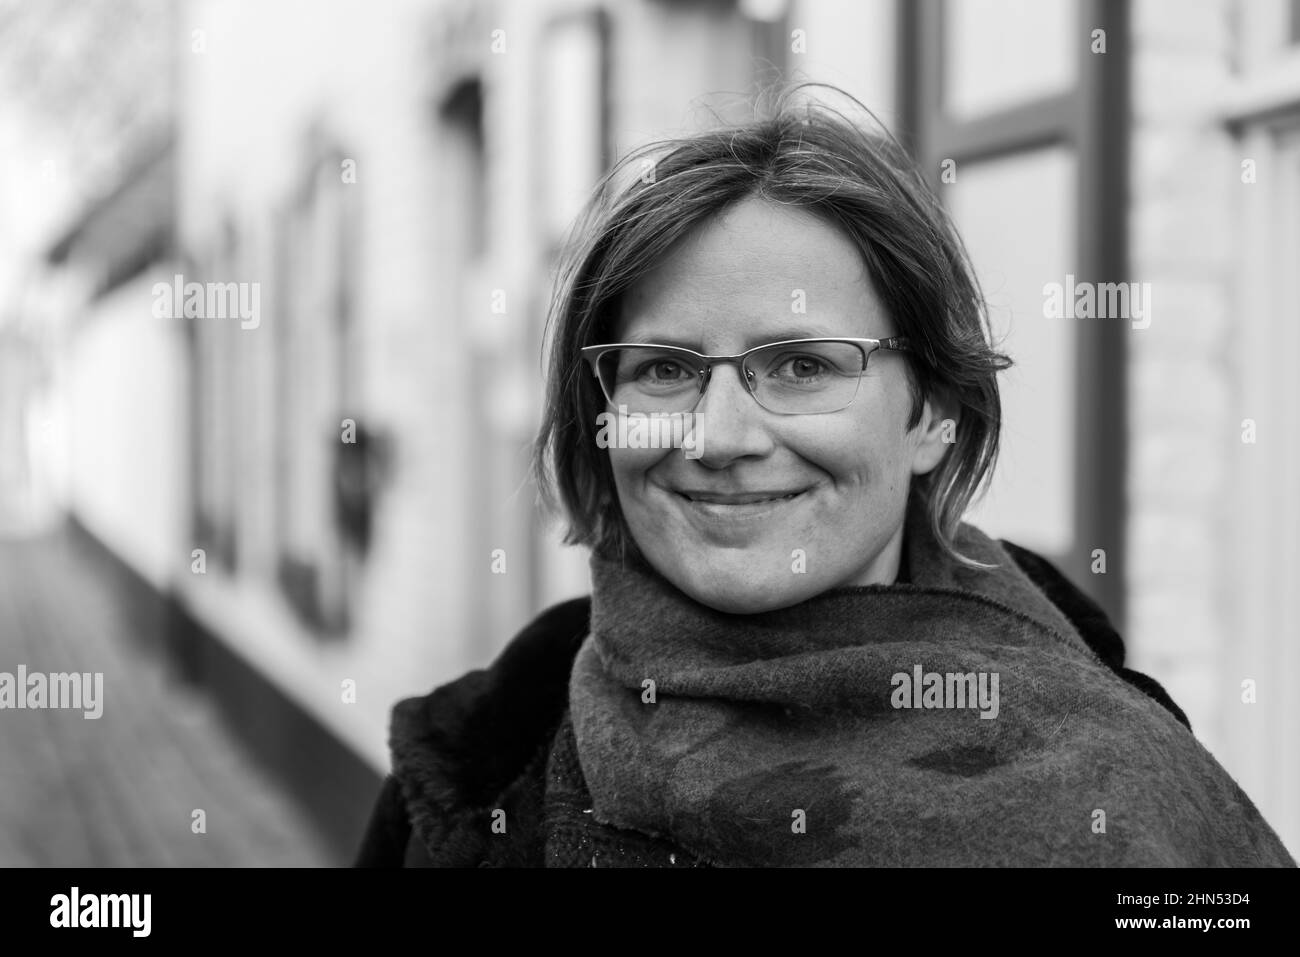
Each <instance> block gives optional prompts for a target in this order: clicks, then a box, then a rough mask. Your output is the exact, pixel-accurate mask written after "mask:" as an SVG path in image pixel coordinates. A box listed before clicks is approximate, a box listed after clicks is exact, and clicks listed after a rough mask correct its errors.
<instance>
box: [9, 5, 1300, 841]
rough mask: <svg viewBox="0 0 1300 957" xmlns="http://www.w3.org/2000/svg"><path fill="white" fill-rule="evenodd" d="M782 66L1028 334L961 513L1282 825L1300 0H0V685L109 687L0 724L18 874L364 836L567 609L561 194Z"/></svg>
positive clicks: (710, 114)
mask: <svg viewBox="0 0 1300 957" xmlns="http://www.w3.org/2000/svg"><path fill="white" fill-rule="evenodd" d="M791 75H793V76H795V77H796V78H804V79H810V80H817V81H823V82H828V83H833V84H836V85H838V86H840V87H842V88H843V89H845V90H847V91H848V92H850V93H852V94H853V95H855V96H856V97H858V98H859V99H860V100H862V101H863V102H864V103H865V104H866V105H867V106H868V107H870V108H871V109H872V110H873V111H874V112H875V113H876V114H877V115H878V116H879V117H880V118H881V120H882V121H883V122H884V124H885V125H887V126H888V127H889V128H890V129H891V130H892V131H893V132H894V133H895V134H896V135H897V136H898V137H899V138H900V139H902V140H903V141H904V143H905V144H906V145H907V146H908V147H909V148H910V149H911V150H912V151H913V153H914V155H915V156H916V157H917V158H918V160H919V161H920V162H921V163H922V165H923V167H924V169H925V170H926V171H927V173H928V174H929V175H930V176H931V177H932V180H933V182H934V184H935V187H936V189H937V190H939V191H940V195H941V197H942V198H943V199H944V201H945V203H946V204H947V205H948V207H949V209H950V210H951V211H952V213H953V215H954V217H955V218H956V220H957V223H958V226H959V228H960V229H961V231H962V233H963V235H964V236H965V238H966V241H967V243H968V245H969V247H970V250H971V253H972V256H973V258H974V260H975V262H976V265H977V268H978V270H979V272H980V276H981V279H982V281H983V282H984V284H985V292H986V294H987V295H988V297H989V300H990V302H991V307H992V316H993V319H994V322H995V325H996V326H997V329H998V331H999V334H1000V335H1001V336H1003V337H1004V346H1005V349H1006V350H1007V351H1009V352H1010V353H1011V355H1012V357H1013V358H1014V359H1015V360H1016V361H1017V365H1016V367H1015V368H1014V369H1013V370H1012V371H1011V372H1009V373H1008V374H1007V376H1006V378H1005V381H1004V402H1005V409H1006V431H1005V438H1004V453H1003V459H1002V462H1001V464H1000V467H999V470H998V473H997V475H996V478H995V481H994V483H993V486H992V488H991V491H990V494H989V496H988V497H987V499H986V500H985V501H984V502H983V503H982V504H980V505H979V506H978V507H977V509H976V510H975V511H974V512H973V513H972V515H971V516H970V518H971V520H972V521H975V522H976V523H977V524H980V525H981V526H983V527H984V528H985V529H986V530H987V531H989V532H991V533H993V534H996V535H999V536H1001V537H1005V538H1009V539H1011V540H1013V541H1016V542H1018V543H1019V544H1021V545H1024V546H1027V547H1030V548H1033V549H1036V550H1038V551H1040V552H1042V553H1043V554H1045V555H1047V556H1048V557H1050V558H1052V559H1053V560H1054V561H1056V562H1057V563H1058V564H1059V565H1060V567H1062V568H1063V569H1064V570H1065V571H1066V573H1067V574H1068V575H1069V576H1070V577H1071V578H1072V579H1073V580H1074V581H1075V582H1076V583H1077V584H1078V585H1079V586H1080V587H1082V588H1084V589H1085V590H1086V591H1088V592H1089V593H1090V594H1091V595H1093V596H1094V597H1095V598H1096V599H1097V600H1098V601H1099V602H1100V603H1101V604H1102V606H1103V607H1104V608H1105V609H1106V610H1107V612H1108V613H1109V614H1110V615H1111V616H1112V619H1113V620H1114V621H1115V623H1116V624H1117V627H1118V628H1119V630H1120V632H1121V633H1122V634H1123V635H1124V636H1125V638H1126V640H1127V643H1128V648H1129V662H1128V663H1129V665H1130V666H1132V667H1136V668H1138V669H1140V670H1143V671H1145V672H1147V673H1149V674H1150V675H1152V676H1153V677H1155V678H1156V679H1157V680H1159V681H1160V682H1161V683H1163V684H1164V685H1165V687H1166V688H1167V689H1168V690H1169V692H1170V693H1171V695H1172V696H1173V698H1174V700H1175V701H1177V702H1178V703H1179V704H1180V705H1181V706H1182V707H1183V708H1184V709H1185V710H1186V711H1187V713H1188V715H1189V717H1190V719H1191V723H1192V727H1193V729H1194V731H1195V733H1196V734H1197V736H1198V738H1199V739H1200V740H1201V742H1202V743H1203V744H1204V745H1205V746H1206V747H1207V748H1208V749H1209V750H1210V751H1211V752H1212V753H1213V754H1214V755H1215V756H1216V757H1217V758H1218V759H1219V760H1220V761H1221V762H1222V763H1223V764H1224V765H1225V767H1227V769H1228V770H1229V771H1230V772H1231V773H1232V774H1233V775H1234V776H1235V777H1236V778H1237V780H1238V781H1239V782H1240V783H1241V784H1242V786H1243V787H1244V788H1245V790H1246V792H1247V793H1248V794H1249V795H1250V796H1251V797H1252V798H1253V799H1254V801H1255V802H1256V803H1257V804H1258V806H1259V807H1260V809H1261V811H1262V812H1263V814H1264V815H1265V817H1266V819H1267V820H1268V821H1269V822H1270V823H1271V824H1272V825H1273V826H1274V828H1275V829H1277V831H1278V832H1279V833H1280V835H1281V836H1282V838H1283V840H1284V842H1285V843H1286V844H1287V845H1288V847H1289V848H1290V850H1291V852H1292V853H1293V854H1300V759H1298V757H1297V756H1298V755H1300V705H1297V697H1296V687H1297V683H1298V679H1300V588H1297V585H1298V584H1300V505H1298V504H1297V493H1298V492H1300V447H1298V442H1300V386H1298V385H1297V381H1296V377H1295V374H1294V369H1295V365H1296V363H1297V361H1298V360H1300V323H1298V320H1300V284H1298V280H1297V273H1300V269H1297V267H1298V266H1300V0H1132V2H1128V3H1123V2H1115V0H1032V2H1030V0H947V2H940V0H922V2H912V0H713V2H681V0H582V2H579V0H496V2H481V0H472V2H471V0H384V2H382V3H374V2H361V0H313V2H290V0H259V2H252V0H247V2H221V3H217V2H207V0H189V2H180V3H168V2H162V0H116V2H113V3H97V2H88V0H80V2H73V0H39V2H37V0H0V163H3V167H2V169H3V176H0V671H4V672H10V673H14V672H16V671H17V668H18V666H19V665H25V666H26V668H27V669H28V671H45V672H54V671H79V672H102V673H103V674H104V713H103V716H102V717H101V718H100V719H98V720H85V719H84V718H83V717H82V714H81V713H80V712H77V711H54V710H47V711H33V710H21V711H19V710H6V711H3V712H0V864H3V865H10V866H14V865H19V866H25V865H207V864H214V865H271V864H302V865H331V864H344V863H347V862H349V861H350V860H351V857H352V854H353V853H354V851H355V849H356V846H357V843H358V841H359V838H360V834H361V830H362V828H363V826H364V823H365V819H366V816H367V815H368V813H369V810H370V807H371V803H372V801H373V800H374V798H375V796H376V794H377V792H378V787H379V784H380V781H381V778H382V775H383V773H384V772H385V770H386V769H387V767H388V756H387V750H386V735H387V718H388V711H389V708H390V707H391V706H392V704H393V703H394V702H395V701H396V700H398V699H399V698H402V697H405V696H408V695H415V694H423V693H425V692H427V691H428V690H429V689H431V688H432V687H434V686H435V685H437V684H439V683H442V682H444V681H447V680H450V679H452V678H454V677H456V676H458V675H459V674H461V673H463V672H464V671H465V670H467V669H469V668H473V667H480V666H483V665H485V664H486V663H487V662H489V661H490V660H491V659H492V657H493V656H494V655H495V654H496V653H497V652H498V651H499V650H500V649H501V648H502V647H503V646H504V645H505V644H506V642H507V641H508V640H509V639H510V638H511V637H512V636H513V634H515V633H516V632H517V631H518V629H519V628H520V627H522V626H523V625H524V624H525V623H526V622H527V621H528V620H529V619H530V618H531V617H532V616H533V615H534V614H536V612H537V611H539V610H540V609H542V608H543V607H545V606H546V605H548V604H550V603H552V602H554V601H558V600H560V599H562V598H566V597H570V596H573V595H578V594H582V593H584V592H586V591H587V577H586V560H585V556H584V555H583V554H581V553H580V552H579V551H577V550H575V549H568V548H562V547H561V546H560V545H559V544H558V538H559V535H558V529H557V528H556V527H555V526H554V525H553V524H551V523H550V522H548V520H547V519H546V518H545V517H544V516H543V515H541V514H540V513H539V511H538V510H537V508H536V506H535V489H534V488H533V486H532V484H531V483H530V480H529V479H528V477H527V472H526V466H527V458H528V447H529V443H530V440H531V437H532V434H533V430H534V428H535V426H536V424H537V422H538V419H539V416H540V394H541V377H540V373H539V361H538V355H539V350H540V346H541V337H542V327H543V320H544V316H545V309H546V303H547V298H548V295H549V292H550V281H551V270H552V266H553V264H554V262H555V257H556V252H557V249H558V247H559V244H560V242H561V240H562V238H563V236H564V233H565V230H566V229H567V227H568V225H569V223H570V221H571V220H572V218H573V216H574V214H575V213H576V212H577V210H578V208H579V206H580V205H581V203H582V201H583V199H584V197H585V196H586V195H587V193H588V191H589V190H590V188H591V187H592V185H593V184H594V183H595V181H596V180H597V178H598V177H599V176H600V175H601V173H602V172H603V171H604V170H605V169H606V168H607V167H608V166H609V164H610V163H611V162H612V161H613V159H614V158H615V157H617V156H618V155H620V154H621V153H623V152H624V151H626V150H627V149H630V148H631V147H633V146H636V145H638V144H639V143H642V142H644V141H646V140H648V139H653V138H658V137H660V136H663V135H670V134H677V133H683V132H688V131H690V130H693V129H698V128H700V127H701V126H704V125H708V124H709V123H710V122H712V121H713V120H714V118H715V116H723V117H726V116H728V115H729V111H733V110H735V109H737V108H738V107H737V105H738V104H739V103H740V102H741V99H742V98H741V96H740V95H741V94H746V93H749V92H752V91H753V90H754V88H755V86H756V85H757V84H760V83H762V82H765V81H770V80H772V79H773V78H774V77H777V76H791ZM1070 276H1072V277H1074V280H1075V281H1077V282H1089V281H1090V282H1133V283H1140V284H1147V285H1145V286H1144V288H1146V289H1148V290H1149V294H1148V301H1147V303H1146V305H1147V308H1148V314H1147V316H1146V320H1149V323H1148V324H1146V325H1145V326H1143V325H1142V323H1139V322H1137V321H1129V320H1128V319H1126V318H1122V317H1120V318H1116V317H1110V318H1102V319H1083V318H1048V317H1047V316H1048V311H1047V310H1046V309H1045V306H1044V303H1045V297H1046V293H1045V288H1044V287H1045V286H1047V284H1049V283H1059V284H1063V285H1064V284H1066V283H1067V282H1068V281H1069V280H1068V279H1067V277H1070ZM191 282H196V283H203V284H207V285H205V286H204V287H203V289H204V290H205V295H207V294H208V293H209V292H210V291H211V290H213V289H216V290H217V294H216V297H215V300H212V299H205V302H213V303H214V304H215V305H216V306H221V305H222V304H223V303H224V304H225V305H226V306H227V309H226V311H224V312H222V313H220V314H218V315H214V314H213V309H211V308H208V309H207V310H206V311H204V312H203V315H193V314H191V315H189V316H186V315H185V310H184V307H183V300H185V299H187V298H188V297H187V296H186V295H184V284H186V283H191ZM227 284H229V285H227ZM178 293H179V295H178ZM200 810H201V811H203V814H202V815H197V814H196V813H195V812H196V811H200ZM196 822H201V823H196Z"/></svg>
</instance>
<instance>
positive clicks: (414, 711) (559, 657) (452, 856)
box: [356, 542, 1191, 867]
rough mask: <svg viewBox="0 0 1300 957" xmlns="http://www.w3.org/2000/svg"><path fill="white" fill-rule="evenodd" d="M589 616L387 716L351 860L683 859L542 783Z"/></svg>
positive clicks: (1062, 593) (1078, 599) (555, 759)
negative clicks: (504, 826)
mask: <svg viewBox="0 0 1300 957" xmlns="http://www.w3.org/2000/svg"><path fill="white" fill-rule="evenodd" d="M1003 544H1004V546H1005V547H1006V549H1007V551H1008V552H1009V553H1010V555H1011V556H1012V558H1013V559H1014V560H1015V562H1016V564H1017V565H1018V566H1019V567H1020V568H1021V569H1023V570H1024V572H1025V573H1026V574H1027V575H1028V576H1029V577H1030V578H1031V579H1032V580H1033V581H1034V582H1035V584H1037V585H1038V587H1039V588H1041V589H1042V590H1043V593H1044V594H1046V595H1047V596H1048V597H1049V598H1050V599H1051V600H1052V602H1053V603H1055V604H1056V606H1057V607H1058V608H1059V609H1060V610H1061V611H1062V612H1063V613H1064V614H1065V615H1066V616H1067V617H1068V618H1069V619H1070V621H1071V622H1072V623H1073V624H1074V626H1075V628H1076V629H1078V631H1079V633H1080V635H1082V636H1083V638H1084V640H1085V641H1086V642H1087V643H1088V645H1089V646H1090V647H1091V648H1092V649H1093V651H1095V652H1096V653H1097V654H1098V656H1099V657H1100V658H1101V659H1102V660H1103V661H1104V662H1105V663H1106V664H1107V665H1108V666H1109V667H1110V668H1111V669H1112V670H1114V671H1115V673H1116V674H1118V675H1119V676H1120V677H1121V678H1123V679H1124V680H1125V681H1127V682H1129V683H1130V684H1132V685H1134V686H1135V687H1137V688H1138V689H1140V690H1141V691H1143V692H1144V693H1146V694H1147V695H1149V696H1150V697H1151V698H1153V699H1155V700H1156V701H1158V702H1159V703H1160V704H1162V705H1163V706H1164V707H1166V708H1167V709H1169V711H1170V712H1171V713H1173V715H1174V716H1175V717H1176V718H1177V719H1178V720H1179V721H1181V722H1182V723H1183V724H1184V725H1187V726H1188V728H1189V729H1190V727H1191V725H1190V723H1189V722H1188V720H1187V716H1186V715H1185V714H1184V713H1183V712H1182V710H1181V709H1180V708H1179V707H1178V706H1177V705H1176V704H1174V702H1173V701H1172V700H1171V699H1170V697H1169V695H1168V694H1167V693H1166V692H1165V690H1164V688H1162V687H1161V686H1160V685H1159V684H1158V683H1157V682H1156V681H1154V680H1153V679H1151V678H1149V677H1147V676H1146V675H1143V674H1140V673H1138V672H1136V671H1132V670H1130V669H1128V668H1125V667H1124V643H1123V641H1122V639H1121V638H1120V636H1119V634H1118V633H1116V631H1115V629H1114V628H1112V627H1111V624H1110V622H1109V620H1108V619H1107V618H1106V615H1105V614H1104V613H1103V612H1102V610H1101V609H1100V608H1099V607H1098V606H1097V605H1096V604H1095V603H1094V602H1093V601H1092V600H1091V599H1090V598H1088V596H1087V595H1085V594H1083V592H1081V591H1079V590H1078V589H1077V588H1075V587H1074V585H1072V584H1071V583H1070V582H1069V581H1068V580H1067V579H1066V578H1065V577H1064V576H1063V575H1062V574H1061V573H1060V572H1059V571H1057V569H1056V568H1055V567H1054V566H1053V565H1052V564H1051V563H1050V562H1048V561H1047V560H1045V559H1043V558H1042V557H1040V556H1038V555H1036V554H1034V553H1033V552H1031V551H1028V550H1027V549H1023V548H1019V547H1018V546H1016V545H1012V544H1011V543H1009V542H1004V543H1003ZM590 609H591V601H590V599H589V598H577V599H573V600H571V601H566V602H563V603H562V604H559V605H556V606H554V607H552V608H550V609H548V610H547V611H545V612H543V613H542V614H541V615H539V616H538V617H537V618H536V619H535V620H534V621H533V622H532V623H531V624H529V625H528V626H527V627H526V628H524V630H523V631H522V632H520V633H519V634H518V635H517V636H516V637H515V638H514V639H513V640H512V641H511V642H510V644H509V645H508V646H507V647H506V648H505V650H504V651H502V653H501V655H500V656H499V657H498V658H497V660H496V661H495V662H493V663H492V665H491V666H490V667H488V668H486V669H479V670H476V671H472V672H470V673H469V674H467V675H465V676H463V677H461V678H459V679H457V680H456V681H453V682H451V683H449V684H446V685H443V686H442V687H440V688H437V689H436V690H434V691H433V692H432V693H430V694H428V695H426V696H424V697H421V698H409V699H407V700H405V701H402V702H400V703H399V704H398V705H397V706H396V707H395V708H394V709H393V721H392V725H391V730H390V736H389V745H390V748H391V750H392V756H393V768H392V771H391V772H390V774H389V775H388V776H387V778H386V779H385V781H384V785H383V788H382V790H381V791H380V794H379V799H378V801H377V802H376V804H375V808H374V811H373V813H372V815H371V818H370V822H369V825H368V826H367V828H366V832H365V835H364V837H363V839H362V843H361V848H360V850H359V852H358V855H357V859H356V866H358V867H399V866H407V867H430V866H436V867H476V866H478V867H491V866H502V867H511V866H544V865H546V866H556V865H575V864H576V865H581V864H584V863H586V862H587V860H588V858H590V861H591V863H593V864H594V863H595V862H596V858H597V857H598V856H599V855H600V854H601V853H604V854H605V855H606V856H614V857H616V858H617V859H619V860H621V862H622V863H631V864H663V865H665V866H674V865H688V864H691V863H693V862H692V861H691V859H690V857H689V855H686V854H683V853H682V852H680V851H678V850H676V849H674V848H672V847H671V846H670V845H667V844H665V843H663V842H660V841H657V840H654V839H652V838H648V837H643V836H641V835H632V834H629V833H627V832H620V833H619V834H617V835H611V834H609V833H608V830H609V829H604V830H602V829H600V828H599V827H598V826H596V825H594V824H591V823H590V817H589V816H588V817H586V818H584V817H583V815H584V814H585V813H586V809H585V808H583V807H582V805H583V804H587V807H588V808H589V807H590V804H589V803H588V802H587V801H586V800H585V797H586V796H585V794H584V793H583V792H582V791H581V789H579V790H578V791H576V792H573V791H572V789H569V790H565V789H562V788H557V787H556V786H555V781H558V780H560V777H553V780H552V781H551V782H549V783H548V766H549V767H550V769H551V770H552V772H553V775H554V770H555V767H556V765H557V764H558V763H567V765H568V767H569V770H571V771H572V770H573V769H576V768H577V762H576V754H575V752H574V749H573V742H572V733H571V730H570V728H569V725H568V722H567V720H566V718H567V711H568V687H569V671H570V668H571V667H572V665H573V659H574V656H575V655H576V654H577V651H578V647H579V646H580V645H581V644H582V641H583V639H584V638H585V637H586V635H587V626H588V619H589V614H590ZM578 776H579V777H580V772H578ZM567 777H568V779H572V777H573V775H572V774H570V775H568V776H567ZM557 791H559V792H561V793H556V792H557ZM498 810H503V811H504V812H505V816H504V820H506V821H508V822H509V825H508V826H509V831H510V834H509V839H508V840H503V839H501V835H499V834H494V832H493V830H492V822H493V813H494V812H495V811H498ZM557 832H559V833H563V834H564V835H565V837H566V840H564V841H555V840H552V841H551V842H550V843H549V845H548V842H547V835H548V834H550V835H555V834H556V833H557ZM421 834H423V835H424V838H423V839H422V838H421ZM568 838H571V839H568ZM557 848H558V849H557ZM602 859H603V858H602Z"/></svg>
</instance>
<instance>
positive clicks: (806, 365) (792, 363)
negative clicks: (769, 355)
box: [776, 356, 826, 379]
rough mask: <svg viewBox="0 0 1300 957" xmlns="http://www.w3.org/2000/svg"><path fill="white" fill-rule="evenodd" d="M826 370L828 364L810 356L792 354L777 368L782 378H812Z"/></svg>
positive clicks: (778, 374) (777, 372) (777, 373)
mask: <svg viewBox="0 0 1300 957" xmlns="http://www.w3.org/2000/svg"><path fill="white" fill-rule="evenodd" d="M825 371H826V364H825V363H823V362H822V361H821V360H820V359H814V358H812V357H810V356H792V357H791V358H789V359H786V360H785V361H784V362H782V363H781V364H780V365H779V366H778V367H777V369H776V375H777V376H779V377H781V378H790V379H811V378H813V377H814V376H819V375H821V374H823V373H824V372H825Z"/></svg>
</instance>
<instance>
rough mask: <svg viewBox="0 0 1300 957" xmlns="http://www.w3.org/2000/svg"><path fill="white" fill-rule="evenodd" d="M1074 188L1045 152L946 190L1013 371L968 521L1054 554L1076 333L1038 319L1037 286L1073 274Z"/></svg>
mask: <svg viewBox="0 0 1300 957" xmlns="http://www.w3.org/2000/svg"><path fill="white" fill-rule="evenodd" d="M1075 176H1076V172H1075V157H1074V154H1073V152H1071V151H1070V150H1068V149H1066V148H1064V147H1052V148H1050V149H1043V150H1034V151H1032V152H1027V153H1019V154H1015V155H1012V156H1008V157H1005V158H1001V159H998V160H991V161H989V162H986V163H977V164H971V165H969V166H963V167H961V168H960V169H959V170H958V173H957V182H956V183H954V184H951V185H948V186H945V187H944V189H946V190H949V191H950V192H948V193H947V194H946V195H947V198H948V202H949V207H950V209H951V210H952V213H953V216H954V218H955V219H956V222H957V227H958V229H959V230H960V231H961V233H962V236H963V238H964V239H965V241H966V244H967V248H968V249H969V251H970V255H971V259H972V261H973V262H974V264H975V270H976V272H977V273H978V275H979V278H980V282H981V284H982V285H983V287H984V295H985V297H986V298H987V299H988V301H989V316H990V319H991V321H992V325H993V333H994V337H995V341H1000V342H1001V348H1002V351H1003V352H1006V353H1008V354H1010V356H1011V358H1012V359H1013V360H1014V361H1015V363H1016V364H1015V366H1013V367H1012V368H1011V369H1010V370H1009V371H1007V372H1006V373H1004V374H1003V375H1002V378H1001V387H1002V411H1003V429H1002V454H1001V458H1000V460H999V464H998V468H997V471H996V472H995V474H994V478H993V483H992V485H991V486H990V488H989V492H988V495H987V496H986V497H985V499H984V501H983V502H982V503H981V504H980V505H978V506H977V507H976V508H975V509H973V510H972V513H971V521H973V522H974V523H975V524H977V525H979V526H980V527H981V528H983V529H984V530H985V531H986V532H988V533H989V534H991V535H995V536H998V537H1003V538H1009V539H1011V540H1012V541H1015V542H1016V543H1018V544H1022V545H1025V546H1026V547H1029V548H1036V549H1040V550H1043V551H1046V552H1049V553H1055V554H1060V553H1062V552H1065V551H1068V550H1069V548H1070V546H1071V545H1072V542H1073V539H1074V496H1075V494H1076V493H1075V483H1076V464H1075V461H1074V439H1075V429H1074V411H1075V402H1076V401H1077V398H1076V393H1075V389H1076V384H1075V369H1074V361H1075V348H1074V337H1075V330H1074V328H1073V327H1072V326H1071V325H1070V323H1071V322H1072V320H1068V319H1045V318H1044V317H1043V312H1044V309H1043V302H1044V299H1043V286H1044V285H1045V284H1047V283H1049V282H1057V283H1064V282H1065V281H1066V280H1065V276H1066V274H1067V273H1069V272H1073V269H1072V267H1071V263H1072V262H1073V260H1074V258H1075V256H1074V251H1075V239H1074V230H1075V201H1074V197H1075Z"/></svg>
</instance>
